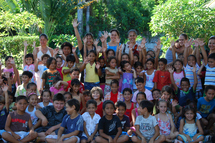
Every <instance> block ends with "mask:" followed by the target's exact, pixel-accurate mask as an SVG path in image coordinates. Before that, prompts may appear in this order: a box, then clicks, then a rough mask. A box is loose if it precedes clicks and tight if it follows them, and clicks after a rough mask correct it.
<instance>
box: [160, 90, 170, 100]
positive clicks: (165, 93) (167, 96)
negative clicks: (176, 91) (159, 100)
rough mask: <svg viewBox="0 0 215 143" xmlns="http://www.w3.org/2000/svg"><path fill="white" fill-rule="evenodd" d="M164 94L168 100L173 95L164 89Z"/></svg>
mask: <svg viewBox="0 0 215 143" xmlns="http://www.w3.org/2000/svg"><path fill="white" fill-rule="evenodd" d="M162 96H164V100H166V101H168V100H169V98H170V96H171V95H170V94H169V93H168V92H166V91H164V92H163V94H162Z"/></svg>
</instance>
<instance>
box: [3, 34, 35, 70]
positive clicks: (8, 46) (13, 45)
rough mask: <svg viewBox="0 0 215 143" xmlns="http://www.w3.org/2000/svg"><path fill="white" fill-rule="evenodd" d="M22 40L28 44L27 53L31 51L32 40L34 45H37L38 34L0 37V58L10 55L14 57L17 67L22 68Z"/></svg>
mask: <svg viewBox="0 0 215 143" xmlns="http://www.w3.org/2000/svg"><path fill="white" fill-rule="evenodd" d="M24 41H27V43H28V44H29V46H28V48H27V49H28V51H27V53H32V52H33V47H32V46H31V45H33V42H34V41H36V46H39V38H38V36H13V37H1V38H0V45H2V47H1V48H0V53H1V54H0V58H1V59H2V60H3V61H4V59H5V57H6V56H9V55H12V56H13V57H14V58H15V63H16V64H17V68H18V69H23V68H22V63H23V57H24V44H23V43H24Z"/></svg>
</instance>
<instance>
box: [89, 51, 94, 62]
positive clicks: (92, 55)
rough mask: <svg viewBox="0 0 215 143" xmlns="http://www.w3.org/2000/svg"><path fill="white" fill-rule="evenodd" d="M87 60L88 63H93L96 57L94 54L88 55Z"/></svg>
mask: <svg viewBox="0 0 215 143" xmlns="http://www.w3.org/2000/svg"><path fill="white" fill-rule="evenodd" d="M88 59H89V61H90V62H94V61H95V59H96V55H95V54H94V53H90V54H89V55H88Z"/></svg>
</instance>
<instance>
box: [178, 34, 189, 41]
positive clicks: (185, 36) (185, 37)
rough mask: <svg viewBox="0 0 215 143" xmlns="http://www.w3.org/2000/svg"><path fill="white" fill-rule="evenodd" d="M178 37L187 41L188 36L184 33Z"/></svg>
mask: <svg viewBox="0 0 215 143" xmlns="http://www.w3.org/2000/svg"><path fill="white" fill-rule="evenodd" d="M180 36H183V37H184V39H185V40H187V39H188V36H187V34H185V33H183V34H181V35H180Z"/></svg>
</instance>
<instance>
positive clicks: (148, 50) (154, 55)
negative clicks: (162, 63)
mask: <svg viewBox="0 0 215 143" xmlns="http://www.w3.org/2000/svg"><path fill="white" fill-rule="evenodd" d="M149 52H152V53H153V54H154V57H153V56H152V55H151V54H149ZM147 54H149V55H151V56H152V58H155V52H154V51H153V50H148V51H147Z"/></svg>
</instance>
